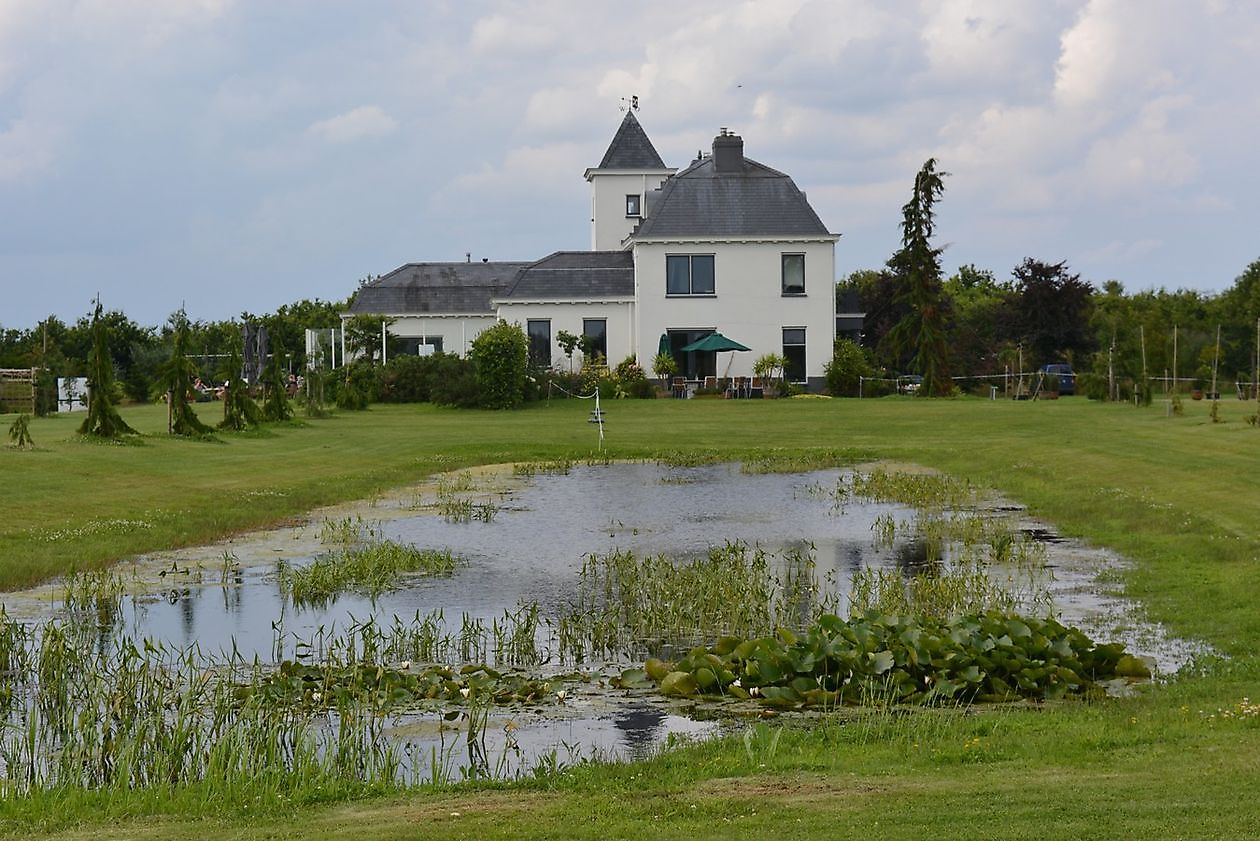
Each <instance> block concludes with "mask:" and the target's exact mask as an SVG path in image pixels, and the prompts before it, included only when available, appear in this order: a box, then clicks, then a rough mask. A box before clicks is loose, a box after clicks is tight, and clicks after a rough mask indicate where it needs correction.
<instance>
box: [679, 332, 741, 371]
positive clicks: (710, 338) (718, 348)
mask: <svg viewBox="0 0 1260 841" xmlns="http://www.w3.org/2000/svg"><path fill="white" fill-rule="evenodd" d="M693 350H703V351H710V352H712V353H722V352H723V351H728V350H729V351H732V353H731V358H730V360H729V361H728V362H727V363H726V374H727V375H729V374H730V373H731V365H732V364H733V363H734V362H735V353H734V351H737V350H752V348H750V347H747V346H746V345H741V344H740V343H739V342H737V341H735V340H734V339H728V338H727V337H726V336H723V335H722V334H721V333H718V332H716V331H715V332H713V333H710V334H709V335H707V336H705V337H704V338H702V339H696V340H695V341H694V342H692V343H691V344H689V345H687V346H685V347H684V348H683V349H682V351H683V353H687V352H689V351H693Z"/></svg>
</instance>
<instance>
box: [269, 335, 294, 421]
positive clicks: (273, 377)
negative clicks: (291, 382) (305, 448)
mask: <svg viewBox="0 0 1260 841" xmlns="http://www.w3.org/2000/svg"><path fill="white" fill-rule="evenodd" d="M283 357H284V348H283V347H281V346H280V344H279V343H276V344H275V345H273V346H272V348H271V359H270V360H269V361H268V362H267V369H266V370H265V371H263V377H262V380H263V406H262V416H263V420H268V421H285V420H288V419H289V418H291V417H293V407H292V406H291V405H290V404H289V392H288V390H287V387H286V386H287V383H286V382H285V375H284V368H283V367H281V365H280V360H281V359H282V358H283Z"/></svg>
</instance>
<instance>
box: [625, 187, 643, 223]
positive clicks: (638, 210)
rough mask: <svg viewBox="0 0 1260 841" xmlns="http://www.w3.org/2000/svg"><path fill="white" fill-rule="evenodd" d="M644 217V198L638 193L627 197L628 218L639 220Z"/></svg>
mask: <svg viewBox="0 0 1260 841" xmlns="http://www.w3.org/2000/svg"><path fill="white" fill-rule="evenodd" d="M642 215H643V203H642V197H641V196H640V195H639V194H637V193H634V194H630V195H627V196H626V216H627V217H631V216H633V217H635V218H638V217H640V216H642Z"/></svg>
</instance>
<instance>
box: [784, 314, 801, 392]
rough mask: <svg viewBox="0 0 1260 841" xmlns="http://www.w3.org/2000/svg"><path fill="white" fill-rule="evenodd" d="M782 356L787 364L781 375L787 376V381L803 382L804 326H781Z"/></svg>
mask: <svg viewBox="0 0 1260 841" xmlns="http://www.w3.org/2000/svg"><path fill="white" fill-rule="evenodd" d="M783 358H784V359H786V360H787V366H786V367H785V368H784V369H783V376H784V377H785V378H787V380H788V382H793V383H803V382H805V328H804V327H784V328H783Z"/></svg>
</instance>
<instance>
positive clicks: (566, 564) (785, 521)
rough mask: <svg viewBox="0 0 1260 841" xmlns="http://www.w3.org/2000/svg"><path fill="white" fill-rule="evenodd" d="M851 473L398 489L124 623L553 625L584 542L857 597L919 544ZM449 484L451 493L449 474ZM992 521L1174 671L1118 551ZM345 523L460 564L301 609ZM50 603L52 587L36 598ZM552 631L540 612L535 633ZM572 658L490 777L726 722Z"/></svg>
mask: <svg viewBox="0 0 1260 841" xmlns="http://www.w3.org/2000/svg"><path fill="white" fill-rule="evenodd" d="M842 475H843V473H842V471H840V470H826V471H815V472H811V473H796V474H791V473H789V474H779V473H766V474H747V473H744V472H742V471H741V469H740V466H739V465H731V464H719V465H705V466H699V467H671V466H665V465H658V464H635V463H629V464H612V465H601V466H580V465H579V466H573V467H572V468H571V469H570V470H569V471H568V472H567V473H565V474H562V475H553V474H547V473H538V474H537V475H532V476H513V475H511V474H510V473H508V472H506V471H504V470H500V471H498V472H494V471H491V472H484V473H478V474H475V475H473V474H461V476H460V477H458V482H459V483H461V484H460V487H459V488H458V490H459V495H460V496H462V497H464V498H468V499H476V500H479V503H480V504H485V505H487V506H488V509H487V510H491V511H492V512H493V515H492V516H491V517H490V518H489V521H488V522H478V521H473V522H450V521H448V520H447V519H445V518H443V517H442V516H440V515H438V514H437V513H436V511H435V510H434V508H433V505H434V503H435V501H436V500H437V499H438V498H439V491H441V488H440V487H436V486H434V485H432V484H429V485H425V486H421V487H418V488H414V489H408V490H407V491H405V492H403V493H400V494H398V495H396V496H394V497H392V498H389V499H380V500H375V501H373V502H371V503H364V504H360V505H357V506H343V507H340V508H337V509H330V510H328V511H324V512H317V514H316V515H315V516H314V517H313V518H312V521H311V523H309V524H304V525H301V526H297V527H292V528H286V529H278V530H274V531H269V532H265V533H259V534H254V535H249V536H245V537H242V538H238V539H234V540H233V541H230V542H227V543H224V544H220V545H216V546H212V547H202V548H200V549H191V550H180V551H178V552H170V553H160V554H157V555H154V556H152V557H148V558H142V559H138V560H137V562H136V564H135V569H134V570H133V578H136V579H144V580H148V581H150V582H152V585H151V586H149V587H148V588H147V591H146V592H144V593H142V594H138V595H133V596H128V597H127V599H126V600H125V603H124V620H123V621H124V623H125V626H126V628H127V630H128V632H129V633H131V634H132V635H134V636H136V637H149V638H153V639H157V640H162V641H166V642H169V643H171V644H173V645H176V646H181V647H183V646H188V645H192V644H196V645H198V646H199V647H200V649H201V650H202V651H203V652H218V651H229V650H234V651H236V652H239V653H240V654H242V655H243V656H244V657H246V658H247V659H248V658H252V657H254V656H255V655H256V656H258V657H259V658H261V659H262V660H264V661H266V660H269V659H274V658H275V656H276V652H277V651H278V650H280V651H285V652H289V651H291V650H292V645H293V643H294V641H296V640H310V639H312V638H313V637H314V636H316V635H318V634H319V633H320V632H321V629H322V631H323V632H325V633H327V632H335V631H336V630H344V629H346V628H349V627H351V626H353V625H354V624H355V623H361V622H363V621H364V620H367V619H370V618H376V619H377V620H379V621H382V622H388V621H392V620H393V619H394V617H402V618H403V619H404V620H405V619H409V618H411V617H413V616H416V615H417V614H419V615H422V616H423V615H426V614H429V613H431V612H433V611H436V610H441V611H442V614H443V616H444V618H445V623H446V625H447V627H448V628H450V629H452V630H458V628H459V627H460V625H461V623H466V622H468V621H473V622H476V621H478V620H480V621H481V622H482V623H485V624H489V623H491V622H492V621H494V620H496V619H502V617H503V616H504V614H505V612H511V611H515V610H517V608H518V607H519V606H520V605H522V604H534V603H536V604H537V605H538V607H539V613H540V615H541V616H542V617H543V618H544V620H548V619H554V618H556V617H558V616H559V615H560V614H561V613H562V612H563V611H564V610H565V609H566V607H568V606H569V605H570V604H571V603H573V602H574V600H575V599H576V597H577V588H578V581H579V571H580V569H581V567H582V563H583V560H584V558H585V557H586V556H588V555H590V554H592V553H600V554H602V553H609V552H613V551H616V550H633V551H634V552H635V553H636V554H638V555H640V556H645V555H657V554H662V555H667V556H669V557H671V558H689V557H698V556H705V555H707V554H708V552H709V550H710V549H712V548H714V547H722V546H724V545H725V544H727V543H731V542H743V543H745V544H748V545H749V546H757V547H760V548H762V549H765V550H766V551H767V552H771V553H782V552H785V551H792V550H808V551H812V552H813V556H814V559H815V562H816V570H815V575H816V577H817V580H818V583H819V588H820V589H819V595H820V597H822V596H825V595H826V594H828V593H830V594H833V595H835V594H844V593H847V592H848V590H849V582H850V581H851V579H852V576H853V575H854V574H856V573H857V572H858V571H860V570H862V569H864V568H868V567H882V568H887V569H896V570H900V572H901V573H902V574H904V575H907V576H909V575H913V574H916V573H917V572H919V571H921V567H922V563H923V560H924V558H923V554H924V549H923V546H922V545H921V543H920V542H919V541H918V540H917V539H916V538H915V537H914V534H913V529H912V528H901V529H899V530H898V535H897V537H896V539H894V540H892V541H880V540H877V539H875V538H874V535H875V534H876V532H877V531H878V526H879V523H880V522H881V521H887V520H889V519H890V518H891V520H892V521H895V522H901V523H907V524H912V523H913V522H914V521H915V519H916V516H917V515H916V513H915V511H914V510H913V509H911V508H908V507H905V506H900V505H893V504H888V503H877V502H864V501H861V500H856V499H851V498H850V499H846V500H845V501H844V504H843V506H842V508H841V507H839V506H838V505H837V501H836V497H835V496H834V494H833V493H832V491H833V490H834V489H835V488H836V486H837V483H838V482H839V481H840V480H841V478H842ZM445 481H448V482H449V481H451V480H445ZM445 492H446V493H447V494H448V495H449V494H450V492H451V485H449V484H448V485H447V487H446V491H445ZM985 516H1001V517H1007V518H1011V519H1012V522H1013V523H1014V528H1015V529H1016V530H1017V532H1019V533H1024V534H1034V535H1035V536H1036V537H1037V538H1038V539H1039V540H1040V541H1041V542H1042V544H1043V545H1045V547H1046V553H1045V564H1044V568H1043V569H1042V570H1039V571H1038V574H1037V586H1042V587H1044V588H1046V591H1047V592H1048V594H1049V596H1050V598H1051V599H1052V600H1053V604H1054V608H1055V610H1056V612H1057V613H1058V615H1059V616H1060V618H1061V619H1062V620H1063V621H1065V622H1067V623H1068V624H1076V625H1079V626H1081V627H1082V628H1083V629H1084V630H1086V632H1087V633H1089V634H1091V635H1092V636H1094V637H1095V638H1096V639H1099V640H1102V641H1109V640H1119V641H1123V642H1125V643H1126V644H1127V645H1128V646H1129V647H1130V649H1131V650H1133V651H1134V652H1135V653H1137V654H1139V655H1142V656H1145V657H1147V658H1149V659H1150V660H1152V661H1153V662H1154V663H1155V664H1156V665H1157V667H1158V668H1160V669H1163V670H1171V669H1175V668H1177V667H1179V666H1180V665H1181V664H1182V663H1183V662H1185V660H1186V659H1187V658H1188V657H1189V656H1190V654H1191V653H1192V652H1193V650H1194V649H1193V647H1192V646H1189V645H1187V644H1184V643H1180V642H1178V641H1175V640H1170V639H1169V638H1168V637H1167V635H1166V634H1164V633H1162V631H1161V629H1159V628H1157V627H1154V626H1151V625H1149V624H1147V623H1143V622H1142V621H1140V614H1139V612H1138V610H1137V606H1135V605H1133V604H1131V603H1129V602H1126V601H1125V600H1124V599H1122V598H1121V597H1119V596H1118V595H1116V594H1115V593H1112V592H1109V591H1108V589H1107V587H1106V586H1104V585H1101V584H1099V580H1098V579H1099V577H1100V574H1106V573H1109V572H1112V571H1114V570H1115V569H1117V568H1118V566H1119V564H1120V561H1119V559H1117V558H1115V557H1114V556H1112V555H1110V554H1109V553H1106V552H1100V551H1098V550H1093V549H1090V548H1088V547H1085V546H1082V545H1079V544H1075V543H1071V542H1065V541H1060V540H1058V539H1057V538H1055V537H1054V535H1053V534H1051V533H1049V532H1048V531H1047V530H1046V527H1045V526H1044V524H1037V523H1032V522H1028V521H1025V520H1024V519H1023V515H1022V512H1020V511H1019V510H1018V509H1017V508H1012V507H1009V506H1005V507H1004V506H1000V505H995V506H994V507H993V510H991V511H987V512H985ZM345 517H362V518H363V519H364V521H367V522H370V523H371V524H372V525H373V527H374V528H375V529H376V530H377V531H378V533H379V534H380V535H381V536H383V537H385V538H388V539H390V540H394V541H397V542H400V543H404V544H412V545H415V546H417V547H422V548H434V549H449V550H451V551H452V552H453V553H454V554H455V555H456V556H457V557H459V558H461V559H463V562H462V563H461V564H460V565H459V566H458V567H457V569H456V571H455V572H454V573H453V574H451V575H449V576H435V577H424V576H417V577H413V578H410V579H408V580H407V581H406V582H405V586H403V587H402V588H401V589H399V590H397V591H394V592H391V593H387V594H385V595H383V596H380V597H379V598H377V599H375V600H371V599H368V598H366V597H363V596H357V595H342V596H339V597H337V598H335V599H333V600H332V601H331V602H329V603H327V604H325V605H323V606H320V607H309V606H307V607H295V606H294V605H293V604H291V603H289V602H288V600H287V599H286V598H285V597H284V596H283V595H282V592H281V589H280V587H279V584H278V581H277V571H276V562H277V561H279V560H283V561H284V562H285V563H288V564H291V565H294V566H300V565H302V564H305V563H309V562H310V561H311V560H313V559H314V558H315V557H316V556H318V555H319V554H320V553H322V552H325V551H327V547H326V546H324V545H322V544H321V542H320V539H319V537H320V524H321V523H322V522H324V521H326V520H337V519H339V518H345ZM225 553H226V554H229V555H230V557H231V560H233V561H234V562H236V563H237V564H239V567H238V571H236V572H234V573H233V574H232V576H230V580H229V581H228V582H227V583H223V582H222V580H221V577H220V576H218V575H217V574H216V573H215V569H216V568H217V567H221V566H222V565H223V559H224V555H225ZM47 597H48V593H47V591H45V592H44V593H43V596H42V598H43V599H44V600H45V601H44V602H43V604H44V605H47ZM16 601H20V599H17V598H16V597H15V599H12V600H10V603H11V604H15V603H16ZM840 603H841V604H843V599H842V598H841V599H840ZM13 612H14V609H13V607H10V613H11V614H12V613H13ZM545 628H546V622H544V630H541V631H540V632H539V633H540V636H541V637H545V636H546V634H547V631H546V630H545ZM541 644H542V645H546V644H547V643H546V640H545V639H543V640H542V642H541ZM286 656H288V655H286ZM579 665H581V666H582V667H583V668H585V669H586V670H587V671H588V673H591V674H593V675H594V677H593V678H592V679H591V680H590V681H589V682H588V683H585V684H578V685H575V686H574V688H573V690H572V691H571V692H570V693H569V697H568V699H567V700H566V702H565V703H564V704H563V705H561V708H559V709H551V708H548V709H546V710H543V709H524V708H521V709H514V710H510V711H499V712H495V713H493V714H492V717H491V719H490V721H489V722H488V723H487V725H486V727H485V729H484V744H483V749H484V751H485V754H486V756H488V757H490V759H489V763H488V764H489V766H490V769H491V770H495V769H496V767H497V770H498V771H499V772H500V773H507V774H512V773H517V772H520V771H521V770H522V769H528V768H530V767H534V766H535V765H537V764H539V763H540V762H545V761H546V759H547V757H548V756H551V757H553V758H554V757H556V756H557V755H558V756H559V758H560V759H561V760H572V759H573V758H575V757H576V756H588V755H591V754H592V753H594V754H598V755H600V756H604V757H622V758H627V757H638V756H642V755H644V753H645V752H648V751H650V750H653V749H654V748H655V746H657V745H659V744H660V743H661V742H662V741H663V740H664V739H666V738H667V737H668V736H669V734H671V733H673V734H680V735H683V736H688V737H693V736H702V735H704V734H707V733H710V732H712V731H713V730H714V729H716V728H718V727H720V726H721V725H719V724H716V723H713V722H706V721H697V720H694V719H693V718H691V717H688V716H686V715H680V714H678V711H677V710H676V709H671V708H668V707H666V706H663V705H661V704H659V703H657V702H654V701H652V700H648V699H644V698H627V697H622V696H620V695H619V694H618V693H613V692H609V691H606V690H602V689H601V688H600V683H601V680H600V676H601V675H603V676H607V675H609V674H612V673H615V671H616V664H604V663H585V664H579ZM562 666H563V667H564V668H568V669H570V670H571V669H572V667H573V664H571V663H570V664H560V663H558V662H555V661H554V660H552V661H551V663H550V664H549V665H548V664H544V666H543V667H541V668H542V670H544V671H546V669H547V668H551V669H552V671H553V672H559V671H560V670H561V667H562ZM392 735H393V737H394V738H396V739H398V740H399V741H400V742H401V743H403V744H404V745H405V746H407V749H408V751H409V753H410V755H412V756H413V757H416V758H418V761H419V762H420V764H421V765H426V766H427V765H429V764H430V763H431V762H432V758H433V757H435V756H441V757H444V759H443V763H446V764H448V765H449V768H448V770H447V772H448V773H456V772H458V769H461V768H466V767H467V766H468V765H469V764H476V763H477V762H478V759H477V757H475V756H473V755H472V753H471V752H469V751H468V748H467V743H466V740H465V739H464V737H463V736H460V735H457V734H455V733H454V732H453V731H447V730H445V729H443V728H442V726H441V724H440V723H439V722H438V721H437V720H436V717H435V716H434V715H432V714H429V715H406V716H402V717H400V718H399V719H398V720H397V721H396V722H395V727H394V730H393V734H392ZM421 776H423V774H421ZM456 776H457V773H456Z"/></svg>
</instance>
